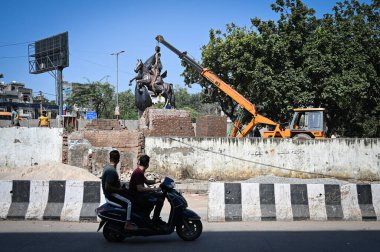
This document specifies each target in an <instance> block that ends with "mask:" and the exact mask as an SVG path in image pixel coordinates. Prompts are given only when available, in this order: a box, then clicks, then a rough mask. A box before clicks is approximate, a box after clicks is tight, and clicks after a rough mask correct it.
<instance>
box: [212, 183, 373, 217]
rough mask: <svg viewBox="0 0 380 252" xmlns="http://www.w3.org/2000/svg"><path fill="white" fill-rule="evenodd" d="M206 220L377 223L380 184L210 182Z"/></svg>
mask: <svg viewBox="0 0 380 252" xmlns="http://www.w3.org/2000/svg"><path fill="white" fill-rule="evenodd" d="M207 212H208V221H214V222H217V221H226V222H227V221H297V220H311V221H330V220H350V221H351V220H355V221H361V220H363V221H376V220H380V184H344V185H339V184H258V183H219V182H215V183H210V184H209V195H208V211H207Z"/></svg>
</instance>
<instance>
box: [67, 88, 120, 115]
mask: <svg viewBox="0 0 380 252" xmlns="http://www.w3.org/2000/svg"><path fill="white" fill-rule="evenodd" d="M114 94H115V92H114V88H113V86H111V85H110V84H109V83H108V82H105V83H102V82H100V81H95V82H89V83H88V84H85V85H83V86H81V87H78V88H77V89H75V90H73V93H72V94H71V95H70V97H69V98H68V99H67V101H66V102H67V104H68V105H69V106H70V107H72V106H73V105H74V104H75V103H76V104H77V105H78V106H79V107H83V108H88V109H91V110H95V111H96V113H97V115H98V118H113V117H114V112H115V100H114Z"/></svg>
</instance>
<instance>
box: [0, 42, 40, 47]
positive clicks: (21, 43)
mask: <svg viewBox="0 0 380 252" xmlns="http://www.w3.org/2000/svg"><path fill="white" fill-rule="evenodd" d="M32 42H33V41H27V42H20V43H12V44H4V45H0V47H7V46H17V45H25V44H29V43H32Z"/></svg>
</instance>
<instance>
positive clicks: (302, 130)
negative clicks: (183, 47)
mask: <svg viewBox="0 0 380 252" xmlns="http://www.w3.org/2000/svg"><path fill="white" fill-rule="evenodd" d="M156 40H157V41H158V42H159V43H161V44H163V45H164V46H166V47H167V48H168V49H169V50H171V51H172V52H174V53H175V54H177V55H178V57H179V58H180V59H181V60H183V61H184V62H185V63H186V64H188V65H189V66H191V67H192V68H193V69H194V70H196V71H197V72H198V73H199V74H200V75H201V76H202V77H204V78H206V79H207V80H208V81H209V82H211V83H212V84H214V85H215V86H216V87H217V88H219V89H220V90H221V91H223V92H224V93H225V94H226V95H228V96H229V97H231V98H232V99H233V100H234V101H235V102H237V103H238V104H239V105H240V108H242V109H245V110H247V111H248V112H249V113H250V114H251V115H252V120H251V121H250V122H249V123H248V124H247V125H245V126H244V127H243V126H242V123H241V121H240V120H239V119H237V120H235V121H234V128H233V129H232V131H231V134H230V136H231V137H238V138H240V137H245V136H247V135H248V134H249V133H250V132H251V131H252V130H253V129H254V128H255V127H256V126H258V125H269V126H272V128H274V130H270V131H264V132H263V134H262V137H264V138H275V137H276V138H295V139H312V138H324V137H326V123H325V121H326V120H325V109H324V108H296V109H294V115H293V119H292V121H291V123H290V125H289V127H288V128H283V127H282V126H281V125H280V124H279V123H276V122H274V121H272V120H271V119H269V118H266V117H265V116H262V115H260V114H258V113H257V111H256V108H255V105H254V104H252V103H251V102H250V101H248V100H247V99H245V98H244V97H243V96H242V95H241V94H240V93H238V92H237V91H236V90H234V89H233V88H232V87H231V86H230V85H228V84H227V83H225V82H224V81H223V80H222V79H220V78H219V77H218V76H217V75H216V74H214V73H213V72H212V71H210V70H209V69H207V68H203V67H202V66H201V65H200V64H198V63H197V62H196V61H195V60H193V59H191V58H190V57H189V56H188V55H187V53H186V52H180V51H179V50H178V49H176V48H175V47H174V46H172V45H171V44H169V43H168V42H167V41H165V39H164V38H163V37H162V36H161V35H158V36H157V37H156Z"/></svg>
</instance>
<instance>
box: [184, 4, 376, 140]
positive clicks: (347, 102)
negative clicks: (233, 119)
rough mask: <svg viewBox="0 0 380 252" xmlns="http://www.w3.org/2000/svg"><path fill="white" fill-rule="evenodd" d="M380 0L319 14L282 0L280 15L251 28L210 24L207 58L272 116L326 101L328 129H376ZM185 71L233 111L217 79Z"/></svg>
mask: <svg viewBox="0 0 380 252" xmlns="http://www.w3.org/2000/svg"><path fill="white" fill-rule="evenodd" d="M379 7H380V1H379V0H372V2H371V3H369V4H367V3H360V2H359V1H358V0H350V1H349V0H346V1H343V2H338V3H336V5H335V6H334V7H333V9H332V13H331V14H325V15H323V17H321V18H317V17H316V15H315V11H314V10H313V9H311V8H308V7H307V6H306V5H305V4H304V3H303V2H302V1H301V0H277V1H276V2H275V3H274V4H272V10H273V11H275V12H277V13H279V19H278V20H277V21H273V20H269V21H263V20H261V19H259V18H252V19H251V24H252V26H251V27H249V28H247V27H238V26H236V25H235V24H233V23H231V24H227V25H226V29H225V31H221V30H214V29H211V30H210V34H209V37H210V40H209V42H208V43H207V44H206V45H204V46H203V47H202V64H203V66H204V67H207V68H209V69H211V70H212V71H213V72H215V73H216V74H217V75H218V76H220V77H221V78H222V79H223V80H224V81H226V82H227V83H229V84H230V85H231V86H232V87H233V88H234V89H236V90H237V91H238V92H239V93H241V94H242V95H243V96H244V97H245V98H246V99H248V100H250V101H251V102H252V103H254V104H258V105H261V106H262V107H263V108H264V109H263V113H262V114H264V115H266V116H268V117H269V118H271V119H273V120H276V121H278V122H286V121H289V120H290V116H291V114H292V111H291V110H292V108H296V107H310V106H312V107H324V108H326V109H327V114H328V118H327V125H328V128H329V131H330V132H332V131H336V132H338V134H339V135H342V136H347V137H379V136H380V13H379ZM182 75H183V76H184V79H185V82H186V83H187V84H192V83H195V82H197V83H199V84H200V85H202V87H203V89H204V90H205V92H204V94H203V95H204V96H205V97H207V99H206V100H207V101H208V102H216V101H219V102H220V103H221V105H222V107H223V109H224V110H225V111H226V112H227V114H229V115H231V116H236V103H234V102H233V101H232V100H231V99H230V98H229V97H227V96H225V95H224V94H223V93H221V92H217V90H216V87H215V86H213V85H212V84H210V83H208V82H206V81H205V80H204V79H202V78H201V77H200V76H199V75H198V74H197V73H196V72H194V71H193V70H192V69H190V68H189V67H188V66H186V68H185V70H184V72H183V74H182ZM248 119H249V118H247V120H248Z"/></svg>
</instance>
